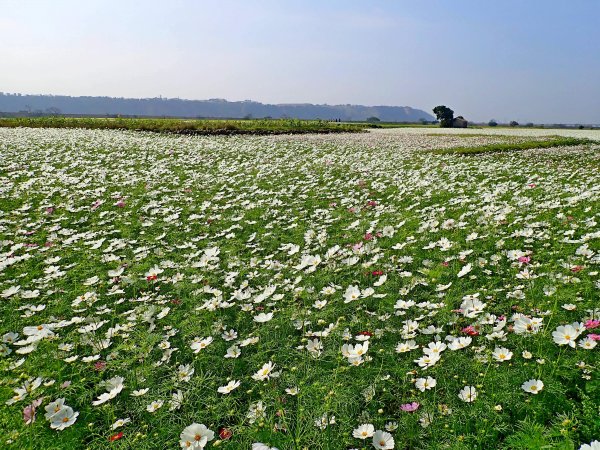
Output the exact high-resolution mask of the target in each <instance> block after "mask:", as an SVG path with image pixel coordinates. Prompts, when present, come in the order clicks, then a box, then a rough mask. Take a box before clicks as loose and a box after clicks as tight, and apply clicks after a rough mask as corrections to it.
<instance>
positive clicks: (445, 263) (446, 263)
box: [442, 261, 450, 267]
mask: <svg viewBox="0 0 600 450" xmlns="http://www.w3.org/2000/svg"><path fill="white" fill-rule="evenodd" d="M449 265H450V263H449V262H448V261H442V266H444V267H448V266H449Z"/></svg>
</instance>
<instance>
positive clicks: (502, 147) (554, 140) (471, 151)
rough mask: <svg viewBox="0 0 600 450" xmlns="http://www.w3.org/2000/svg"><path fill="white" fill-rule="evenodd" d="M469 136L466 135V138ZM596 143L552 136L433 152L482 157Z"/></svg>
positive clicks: (434, 151) (435, 151)
mask: <svg viewBox="0 0 600 450" xmlns="http://www.w3.org/2000/svg"><path fill="white" fill-rule="evenodd" d="M466 136H468V135H465V137H466ZM594 142H595V141H592V140H591V139H583V138H574V137H564V136H552V137H551V138H550V139H537V140H529V141H525V142H508V143H497V144H489V145H480V146H468V147H463V146H461V147H453V148H443V149H436V150H432V152H433V153H436V154H440V155H444V154H456V155H480V154H484V153H502V152H513V151H521V150H533V149H537V148H553V147H573V146H577V145H587V144H592V143H594Z"/></svg>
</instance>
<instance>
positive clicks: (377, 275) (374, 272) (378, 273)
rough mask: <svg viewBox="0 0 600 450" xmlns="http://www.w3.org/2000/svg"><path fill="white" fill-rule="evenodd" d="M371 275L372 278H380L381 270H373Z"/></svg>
mask: <svg viewBox="0 0 600 450" xmlns="http://www.w3.org/2000/svg"><path fill="white" fill-rule="evenodd" d="M371 275H373V276H374V277H380V276H381V275H383V270H374V271H373V272H371Z"/></svg>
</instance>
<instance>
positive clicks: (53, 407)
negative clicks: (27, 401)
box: [44, 398, 65, 420]
mask: <svg viewBox="0 0 600 450" xmlns="http://www.w3.org/2000/svg"><path fill="white" fill-rule="evenodd" d="M64 407H65V399H64V398H58V399H56V400H54V401H53V402H51V403H49V404H48V405H46V407H45V408H44V409H45V410H46V414H45V417H46V419H48V420H50V419H51V418H52V416H54V415H56V414H58V413H59V412H60V411H61V410H62V409H63V408H64Z"/></svg>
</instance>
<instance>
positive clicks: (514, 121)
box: [509, 120, 519, 127]
mask: <svg viewBox="0 0 600 450" xmlns="http://www.w3.org/2000/svg"><path fill="white" fill-rule="evenodd" d="M509 125H510V126H511V127H518V126H519V122H517V121H516V120H511V121H510V123H509Z"/></svg>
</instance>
